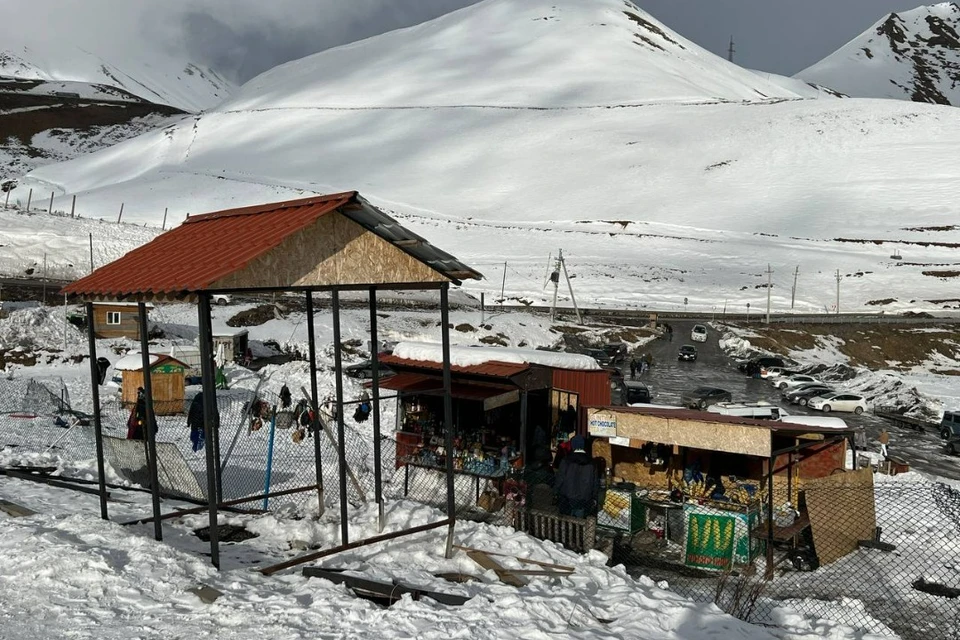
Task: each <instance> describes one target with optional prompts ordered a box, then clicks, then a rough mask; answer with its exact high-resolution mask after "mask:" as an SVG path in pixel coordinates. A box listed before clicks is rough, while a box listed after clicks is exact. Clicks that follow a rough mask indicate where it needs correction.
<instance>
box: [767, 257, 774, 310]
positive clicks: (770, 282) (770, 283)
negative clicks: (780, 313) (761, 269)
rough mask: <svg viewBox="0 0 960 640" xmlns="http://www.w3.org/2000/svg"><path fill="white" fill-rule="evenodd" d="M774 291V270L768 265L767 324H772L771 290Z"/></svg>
mask: <svg viewBox="0 0 960 640" xmlns="http://www.w3.org/2000/svg"><path fill="white" fill-rule="evenodd" d="M771 289H773V269H771V268H770V263H769V262H768V263H767V324H770V290H771Z"/></svg>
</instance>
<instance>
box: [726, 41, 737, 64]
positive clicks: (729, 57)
mask: <svg viewBox="0 0 960 640" xmlns="http://www.w3.org/2000/svg"><path fill="white" fill-rule="evenodd" d="M736 52H737V50H736V49H734V48H733V36H730V48H729V49H727V60H729V61H730V62H733V54H735V53H736Z"/></svg>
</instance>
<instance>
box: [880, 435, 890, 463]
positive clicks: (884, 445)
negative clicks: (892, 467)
mask: <svg viewBox="0 0 960 640" xmlns="http://www.w3.org/2000/svg"><path fill="white" fill-rule="evenodd" d="M877 440H879V441H880V455H882V456H883V459H884V460H886V459H887V458H889V457H890V434H889V433H887V430H886V429H884V430H883V431H881V432H880V437H879V438H877Z"/></svg>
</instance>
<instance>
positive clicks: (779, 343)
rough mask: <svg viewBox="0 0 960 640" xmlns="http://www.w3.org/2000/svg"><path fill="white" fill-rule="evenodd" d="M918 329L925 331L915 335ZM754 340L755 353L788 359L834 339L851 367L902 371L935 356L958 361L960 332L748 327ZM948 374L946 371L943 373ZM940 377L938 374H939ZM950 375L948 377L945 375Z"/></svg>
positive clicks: (898, 328) (910, 328)
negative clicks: (786, 356) (753, 333)
mask: <svg viewBox="0 0 960 640" xmlns="http://www.w3.org/2000/svg"><path fill="white" fill-rule="evenodd" d="M918 328H923V329H925V331H923V332H918V331H917V329H918ZM751 330H753V331H754V332H755V333H756V334H758V335H757V336H750V337H749V340H750V343H751V344H753V345H754V346H756V347H757V348H758V349H762V350H765V351H770V352H772V353H778V354H782V355H788V354H789V353H790V352H791V351H808V350H811V349H815V348H817V347H818V346H820V344H821V343H822V341H823V340H825V339H827V338H829V337H831V336H832V337H834V338H836V339H837V340H833V341H832V343H833V345H834V347H835V348H836V349H837V350H838V351H840V352H841V353H842V354H843V355H845V356H846V357H848V358H849V359H850V364H851V365H853V366H862V367H868V368H870V369H886V368H890V364H888V363H889V362H896V363H898V364H897V366H896V367H894V368H898V369H905V368H909V367H912V366H915V365H920V364H923V363H924V362H927V361H929V360H930V359H931V358H932V357H933V356H934V355H935V354H939V355H941V356H943V357H945V358H950V359H960V347H958V346H957V345H958V344H960V329H958V328H955V327H953V326H943V327H930V325H916V326H914V325H875V324H853V325H827V324H824V325H816V324H812V325H802V326H800V327H796V328H794V327H781V326H775V327H751ZM944 371H948V370H944ZM938 373H941V372H938ZM946 375H951V374H946Z"/></svg>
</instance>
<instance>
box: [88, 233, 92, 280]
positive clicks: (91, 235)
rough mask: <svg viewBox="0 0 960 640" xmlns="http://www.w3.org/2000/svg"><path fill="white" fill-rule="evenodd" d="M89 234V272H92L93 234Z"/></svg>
mask: <svg viewBox="0 0 960 640" xmlns="http://www.w3.org/2000/svg"><path fill="white" fill-rule="evenodd" d="M89 236H90V273H93V234H92V233H91V234H89Z"/></svg>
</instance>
